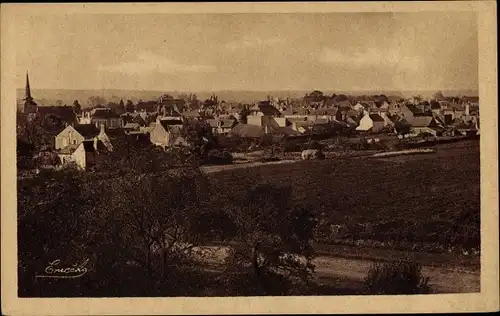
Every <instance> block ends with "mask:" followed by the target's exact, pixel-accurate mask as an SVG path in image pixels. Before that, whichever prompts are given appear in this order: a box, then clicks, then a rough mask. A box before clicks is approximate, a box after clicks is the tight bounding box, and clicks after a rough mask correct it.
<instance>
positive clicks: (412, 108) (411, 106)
mask: <svg viewBox="0 0 500 316" xmlns="http://www.w3.org/2000/svg"><path fill="white" fill-rule="evenodd" d="M405 106H406V107H407V108H408V110H410V112H412V113H413V114H421V113H423V112H424V111H423V110H422V109H420V108H419V107H417V106H416V105H414V104H405Z"/></svg>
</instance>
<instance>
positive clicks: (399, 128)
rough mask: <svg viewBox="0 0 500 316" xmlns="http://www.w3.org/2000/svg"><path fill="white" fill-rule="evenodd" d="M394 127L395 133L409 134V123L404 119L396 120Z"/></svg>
mask: <svg viewBox="0 0 500 316" xmlns="http://www.w3.org/2000/svg"><path fill="white" fill-rule="evenodd" d="M394 128H395V129H396V133H398V134H399V135H402V136H405V135H407V134H410V132H411V124H410V123H408V122H407V121H406V120H399V121H397V122H396V123H394Z"/></svg>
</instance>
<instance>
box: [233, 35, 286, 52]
mask: <svg viewBox="0 0 500 316" xmlns="http://www.w3.org/2000/svg"><path fill="white" fill-rule="evenodd" d="M282 43H284V39H281V38H277V37H273V38H261V37H253V38H250V37H247V38H244V39H242V40H239V41H234V42H230V43H228V44H227V45H226V47H227V48H228V49H230V50H233V51H234V50H237V49H241V48H261V47H268V46H273V45H277V44H282Z"/></svg>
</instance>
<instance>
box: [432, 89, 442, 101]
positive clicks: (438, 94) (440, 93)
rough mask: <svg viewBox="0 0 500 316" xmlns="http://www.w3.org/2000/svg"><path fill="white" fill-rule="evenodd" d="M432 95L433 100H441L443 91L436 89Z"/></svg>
mask: <svg viewBox="0 0 500 316" xmlns="http://www.w3.org/2000/svg"><path fill="white" fill-rule="evenodd" d="M432 97H433V99H434V100H443V99H444V95H443V92H441V91H437V92H436V93H434V95H433V96H432Z"/></svg>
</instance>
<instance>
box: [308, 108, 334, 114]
mask: <svg viewBox="0 0 500 316" xmlns="http://www.w3.org/2000/svg"><path fill="white" fill-rule="evenodd" d="M337 111H338V109H337V108H319V109H315V110H312V111H311V114H312V115H335V114H337Z"/></svg>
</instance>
